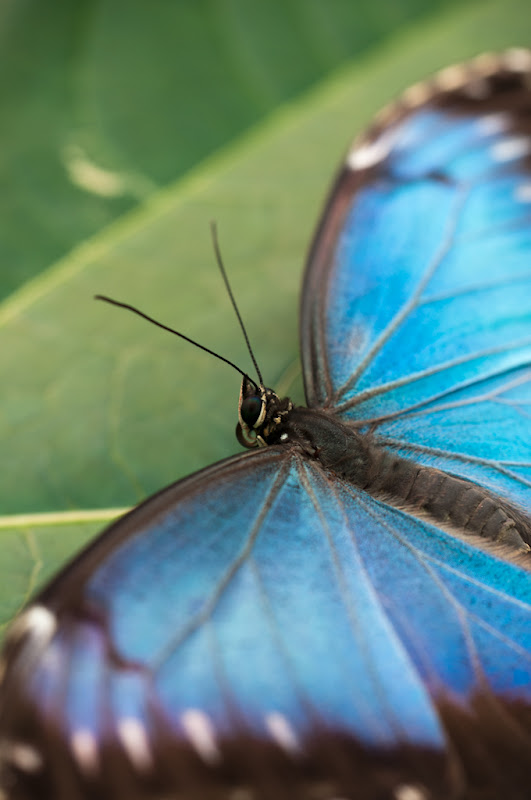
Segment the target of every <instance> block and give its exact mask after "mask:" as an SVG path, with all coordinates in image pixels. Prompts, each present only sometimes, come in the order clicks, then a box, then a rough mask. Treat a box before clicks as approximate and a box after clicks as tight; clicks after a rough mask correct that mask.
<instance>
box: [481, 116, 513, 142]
mask: <svg viewBox="0 0 531 800" xmlns="http://www.w3.org/2000/svg"><path fill="white" fill-rule="evenodd" d="M510 124H511V117H510V114H507V113H504V112H503V111H500V112H499V113H497V114H485V116H483V117H480V118H479V119H478V122H477V125H478V128H479V132H480V133H481V135H482V136H493V135H494V134H496V133H503V132H504V131H506V130H507V129H508V128H509V126H510Z"/></svg>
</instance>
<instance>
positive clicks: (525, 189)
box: [515, 183, 531, 203]
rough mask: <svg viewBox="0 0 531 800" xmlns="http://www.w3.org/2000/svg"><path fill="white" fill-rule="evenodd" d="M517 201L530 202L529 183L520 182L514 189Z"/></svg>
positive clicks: (530, 191) (530, 187)
mask: <svg viewBox="0 0 531 800" xmlns="http://www.w3.org/2000/svg"><path fill="white" fill-rule="evenodd" d="M515 198H516V200H517V201H518V202H519V203H531V183H522V184H521V185H520V186H518V188H517V189H516V191H515Z"/></svg>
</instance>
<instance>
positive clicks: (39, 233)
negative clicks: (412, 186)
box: [0, 0, 531, 621]
mask: <svg viewBox="0 0 531 800" xmlns="http://www.w3.org/2000/svg"><path fill="white" fill-rule="evenodd" d="M530 23H531V6H530V5H529V3H528V0H504V1H503V2H501V0H498V1H497V2H493V1H492V0H481V1H479V0H478V2H472V1H471V0H468V1H466V0H465V1H464V2H463V0H462V1H461V2H449V1H448V0H431V2H427V0H378V2H374V0H357V2H354V1H353V0H174V1H173V2H171V0H151V1H150V2H149V3H148V2H145V0H144V2H142V1H141V0H127V2H126V0H77V1H76V2H75V3H73V2H71V0H47V2H46V3H43V2H42V0H3V2H2V4H1V5H0V45H1V46H0V61H1V65H0V117H1V121H2V122H1V125H0V140H1V141H0V152H1V156H0V170H1V180H0V202H1V204H2V211H1V214H0V260H1V270H0V297H1V298H2V301H1V304H0V376H1V386H2V388H1V395H0V397H1V399H0V448H1V453H2V457H1V460H0V537H1V539H0V544H1V550H0V579H1V581H0V585H1V587H2V589H1V591H0V621H2V620H4V621H5V620H6V619H8V618H9V617H10V616H11V615H12V613H13V612H14V610H16V609H17V608H19V607H20V605H21V603H22V602H23V601H24V600H25V599H26V598H27V597H28V595H29V594H30V593H31V592H32V591H33V589H34V587H35V586H36V585H38V584H39V583H40V582H41V581H42V580H43V579H44V577H46V576H47V575H49V573H50V571H51V570H53V569H54V568H55V567H56V566H57V564H59V563H60V562H61V561H62V560H63V559H64V558H65V557H66V556H67V555H68V554H69V553H71V552H72V551H73V550H74V549H75V548H76V547H77V546H79V543H80V542H82V541H85V540H86V539H87V538H88V537H90V536H91V535H93V533H94V532H95V531H96V530H97V529H98V528H101V525H102V520H104V519H106V518H107V517H109V516H110V512H107V511H106V510H105V509H108V508H113V507H118V506H126V505H131V504H133V503H135V502H138V501H139V500H140V499H142V498H143V497H145V496H146V495H147V494H149V493H151V492H153V491H155V490H156V489H158V488H160V487H161V486H163V485H164V484H167V483H169V482H170V481H172V480H175V479H177V478H179V477H181V476H182V475H185V474H187V473H189V472H191V471H193V470H195V469H198V468H199V467H201V466H204V465H205V464H208V463H210V462H212V461H214V460H216V459H218V458H222V457H224V456H227V455H230V454H231V453H232V452H235V451H236V450H237V445H236V443H235V440H234V435H233V433H234V425H235V421H236V402H237V394H238V389H239V380H238V376H237V375H236V374H233V373H232V372H231V371H230V370H229V369H228V368H226V367H225V366H224V365H222V364H218V363H216V362H214V361H213V360H212V359H209V358H208V357H207V356H206V355H204V354H202V353H201V352H199V351H197V350H194V349H193V348H191V347H189V346H186V345H185V344H184V343H182V342H180V341H178V340H176V339H174V338H172V337H170V336H168V335H164V334H162V333H161V332H160V331H159V330H156V329H155V328H151V327H149V326H147V325H146V324H143V323H142V322H141V321H140V320H138V319H136V318H133V317H132V316H128V315H127V314H125V313H124V312H120V311H119V310H115V309H111V308H110V307H108V306H104V305H103V304H97V303H95V302H93V300H92V296H93V295H94V294H95V293H96V292H101V293H107V294H110V295H112V296H115V297H117V298H119V299H122V300H124V301H127V302H131V303H134V304H137V305H140V306H141V307H142V308H143V309H144V310H145V311H146V312H148V313H151V314H152V315H154V316H157V317H158V318H159V319H161V320H162V321H164V322H166V323H167V324H169V325H172V326H175V327H178V328H179V329H180V330H183V331H184V332H186V333H187V334H189V335H190V336H193V337H195V338H197V339H198V340H199V341H201V342H203V343H204V344H206V345H207V346H210V347H213V348H215V349H217V350H218V351H220V352H221V353H223V354H224V355H226V356H227V357H228V358H231V359H233V360H235V361H236V362H237V363H239V364H241V366H242V368H244V369H250V367H249V360H248V356H247V354H246V353H245V347H244V344H243V342H242V337H241V334H240V333H239V330H238V328H237V324H236V322H235V320H234V315H233V313H232V311H231V309H230V306H229V302H228V300H227V298H226V296H225V294H224V291H223V288H222V285H221V281H220V278H219V275H218V274H217V272H216V268H215V266H214V259H213V255H212V246H211V242H210V235H209V227H208V226H209V221H210V220H211V219H215V220H217V222H218V226H219V230H220V238H221V244H222V250H223V253H224V257H225V261H226V264H227V268H228V270H229V273H230V276H231V279H232V282H233V285H234V291H235V293H236V296H237V298H238V302H239V304H240V306H241V311H242V314H243V316H244V319H245V320H246V322H247V324H248V328H249V333H250V336H251V339H252V342H253V343H254V347H255V350H256V354H257V357H258V359H259V362H260V364H261V367H262V371H263V373H264V376H265V378H266V381H267V382H268V383H269V384H270V385H273V386H277V387H278V386H279V385H280V388H281V389H282V390H286V389H289V390H290V391H293V392H294V394H295V396H296V397H297V399H302V397H301V389H300V375H299V370H298V342H297V316H298V292H299V284H300V275H301V270H302V267H303V263H304V255H305V251H306V248H307V246H308V244H309V241H310V237H311V234H312V229H313V227H314V225H315V223H316V220H317V216H318V211H319V207H320V205H321V204H322V201H323V199H324V196H325V193H326V191H327V189H328V186H329V183H330V181H331V179H332V176H333V173H334V170H335V169H336V167H337V165H338V163H339V161H340V158H341V154H342V152H343V151H344V149H345V148H346V146H347V144H348V143H349V140H350V139H352V137H353V136H354V135H355V134H356V133H357V132H358V131H359V130H360V129H361V128H362V127H363V125H364V124H366V122H367V121H368V120H369V118H370V116H371V115H372V114H373V113H374V112H375V111H377V110H378V108H379V107H381V106H382V105H383V104H384V103H385V102H388V101H389V100H391V99H392V98H393V97H394V96H395V95H396V94H397V93H398V92H400V91H401V90H403V89H404V88H406V87H407V86H408V85H409V84H411V83H413V82H416V81H417V80H420V79H422V78H423V77H426V76H427V75H429V74H430V73H431V72H433V71H434V70H436V69H438V68H440V67H443V66H446V65H448V64H450V63H452V62H455V61H459V60H462V59H465V58H469V57H471V56H473V55H476V54H477V53H479V52H482V51H484V50H488V49H500V48H503V47H507V46H511V45H513V46H514V45H518V46H525V45H527V44H528V43H529V42H530V36H529V34H530V32H531V24H530ZM87 510H95V511H96V517H98V519H96V520H95V521H94V520H92V521H90V520H87V519H86V515H85V512H86V511H87ZM39 512H46V513H47V514H49V515H50V516H48V517H47V518H46V519H44V520H40V521H39V520H38V519H35V518H29V519H28V518H27V517H25V516H24V515H27V514H32V513H33V514H35V513H39ZM68 514H69V515H70V516H68Z"/></svg>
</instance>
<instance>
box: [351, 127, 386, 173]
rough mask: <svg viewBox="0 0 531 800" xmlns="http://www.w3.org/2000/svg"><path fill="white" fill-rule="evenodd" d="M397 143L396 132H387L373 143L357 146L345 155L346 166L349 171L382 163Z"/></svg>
mask: <svg viewBox="0 0 531 800" xmlns="http://www.w3.org/2000/svg"><path fill="white" fill-rule="evenodd" d="M396 141H397V132H396V131H394V130H389V131H386V132H385V133H383V134H382V135H381V136H379V137H378V138H377V139H375V140H374V141H373V142H367V143H366V144H361V145H357V146H355V147H353V148H352V150H351V151H350V153H349V154H348V155H347V161H346V165H347V167H350V169H353V170H358V169H367V168H368V167H373V166H374V165H375V164H378V163H379V162H380V161H384V159H386V158H387V156H388V155H389V153H390V152H391V150H392V148H393V146H394V145H395V144H396Z"/></svg>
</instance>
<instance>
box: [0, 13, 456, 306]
mask: <svg viewBox="0 0 531 800" xmlns="http://www.w3.org/2000/svg"><path fill="white" fill-rule="evenodd" d="M445 4H446V5H447V4H448V0H431V3H430V4H429V5H427V4H426V3H425V2H424V0H379V2H378V4H377V6H375V4H374V2H373V0H356V2H355V3H352V2H348V0H347V2H345V0H326V1H324V0H193V2H189V0H173V2H168V1H167V0H150V2H145V0H76V1H75V2H69V0H46V2H45V3H43V2H42V0H3V2H2V3H1V4H0V109H1V111H2V126H1V130H0V152H1V153H2V159H1V161H0V174H1V178H2V180H1V181H0V185H1V186H2V192H3V195H2V196H3V198H4V199H5V203H4V206H3V208H2V212H3V213H2V220H1V222H0V225H1V229H2V236H1V237H0V261H1V263H2V265H3V268H2V274H1V276H0V298H1V297H5V296H7V295H8V294H9V293H10V292H11V291H13V290H14V289H15V288H16V287H17V286H20V285H22V284H23V283H24V282H25V281H26V280H28V279H29V278H30V277H32V276H34V275H36V274H38V273H39V272H40V271H41V270H42V269H43V268H46V267H47V266H48V265H49V264H50V263H52V262H53V261H55V260H56V259H57V258H59V257H61V256H62V255H64V254H65V253H67V252H68V251H69V250H70V249H71V248H72V247H73V246H74V245H76V244H77V243H78V242H80V241H82V240H83V239H85V238H86V237H87V236H90V235H93V234H95V233H97V232H98V231H99V230H101V229H102V228H103V227H104V226H105V225H107V224H109V223H110V222H111V221H112V220H113V219H117V218H118V217H119V216H121V215H122V214H123V213H124V212H125V211H126V210H127V209H131V208H134V207H135V206H136V205H137V204H138V203H142V202H143V201H144V200H146V199H148V198H149V197H150V195H151V194H152V192H153V191H154V190H155V189H156V187H163V186H166V185H167V184H168V183H170V182H171V181H174V180H176V179H177V178H178V177H179V176H181V175H183V174H184V173H185V172H186V171H187V170H189V169H190V168H191V167H192V166H193V165H195V164H198V163H199V162H200V161H201V160H202V159H203V158H205V157H206V156H207V155H208V154H209V153H212V152H213V151H214V150H216V149H217V148H219V147H220V146H221V145H224V144H227V143H228V142H230V141H232V140H234V138H235V137H236V136H237V135H238V134H240V133H241V132H242V131H244V130H246V129H248V128H249V126H250V125H253V124H255V123H257V122H258V121H259V120H260V119H262V118H264V116H266V115H267V114H269V113H270V112H271V111H272V110H273V109H274V108H276V107H277V106H278V105H279V104H280V103H282V102H283V101H286V100H289V99H291V98H293V97H296V96H297V95H299V94H300V92H302V91H303V90H305V89H308V88H309V87H310V86H312V85H313V84H315V83H316V81H318V80H320V79H321V78H322V77H323V76H324V75H326V74H327V73H329V72H330V71H332V70H333V69H335V68H337V67H338V66H339V65H340V64H342V63H344V62H345V61H346V60H347V59H349V58H350V57H352V56H353V55H356V54H359V53H361V52H363V51H364V50H367V49H368V48H369V47H370V46H372V45H374V44H375V43H376V42H378V41H382V40H383V39H384V38H385V37H386V36H389V35H390V34H392V33H393V32H394V31H395V30H396V29H397V28H398V27H399V26H400V25H403V24H404V23H406V22H408V21H410V20H412V19H415V18H418V17H419V16H421V15H426V14H427V13H433V12H434V11H435V10H436V9H437V8H439V7H441V6H443V5H445Z"/></svg>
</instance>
